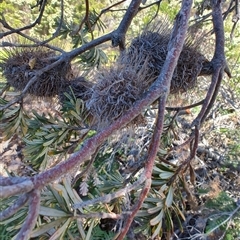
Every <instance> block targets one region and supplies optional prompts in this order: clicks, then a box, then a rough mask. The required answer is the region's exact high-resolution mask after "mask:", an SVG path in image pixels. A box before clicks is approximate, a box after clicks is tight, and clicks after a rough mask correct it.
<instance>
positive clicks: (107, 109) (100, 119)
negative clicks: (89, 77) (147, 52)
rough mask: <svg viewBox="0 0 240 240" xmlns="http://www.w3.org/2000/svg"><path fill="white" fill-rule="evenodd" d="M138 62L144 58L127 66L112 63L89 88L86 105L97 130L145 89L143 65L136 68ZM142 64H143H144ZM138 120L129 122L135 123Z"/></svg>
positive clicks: (127, 106)
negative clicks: (96, 124) (140, 67)
mask: <svg viewBox="0 0 240 240" xmlns="http://www.w3.org/2000/svg"><path fill="white" fill-rule="evenodd" d="M139 61H143V62H147V59H145V60H143V59H138V56H137V55H135V58H134V59H132V61H131V62H130V63H129V64H121V63H120V62H116V63H115V65H114V66H112V67H111V68H110V69H105V70H103V71H102V72H101V73H99V74H98V75H97V76H95V77H96V79H97V83H96V84H95V85H94V86H93V87H92V88H91V89H89V91H90V92H89V94H88V95H89V96H91V98H90V99H89V100H87V102H86V106H87V108H88V109H89V111H90V112H91V114H92V115H93V116H94V117H95V119H96V122H97V123H98V126H97V127H98V128H101V127H104V126H107V125H109V124H111V123H112V122H113V121H114V120H116V119H117V118H119V117H120V116H122V115H123V114H124V112H125V111H126V110H128V109H129V108H130V107H131V106H132V105H133V103H134V102H135V101H136V100H137V99H139V98H140V97H141V94H142V93H143V92H144V91H145V90H146V89H147V87H148V86H149V82H148V79H151V77H150V76H149V78H146V72H145V66H144V67H143V68H142V69H139V66H138V63H139ZM145 64H146V63H145ZM140 120H141V117H139V118H138V119H135V121H133V123H134V122H135V123H137V124H139V123H140V122H142V121H140Z"/></svg>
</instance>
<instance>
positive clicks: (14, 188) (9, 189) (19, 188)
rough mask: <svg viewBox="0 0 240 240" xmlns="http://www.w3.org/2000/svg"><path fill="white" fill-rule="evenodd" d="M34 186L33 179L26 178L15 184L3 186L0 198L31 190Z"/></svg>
mask: <svg viewBox="0 0 240 240" xmlns="http://www.w3.org/2000/svg"><path fill="white" fill-rule="evenodd" d="M33 188H34V185H33V182H32V181H31V180H25V181H23V182H20V183H17V184H15V185H10V186H5V187H1V192H0V198H7V197H10V196H14V195H18V194H20V193H25V192H30V191H31V190H32V189H33Z"/></svg>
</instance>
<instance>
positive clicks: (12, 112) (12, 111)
mask: <svg viewBox="0 0 240 240" xmlns="http://www.w3.org/2000/svg"><path fill="white" fill-rule="evenodd" d="M19 109H20V107H19V106H18V107H16V108H14V109H12V110H11V111H7V112H4V119H6V118H9V117H11V116H13V115H15V113H17V112H18V111H19Z"/></svg>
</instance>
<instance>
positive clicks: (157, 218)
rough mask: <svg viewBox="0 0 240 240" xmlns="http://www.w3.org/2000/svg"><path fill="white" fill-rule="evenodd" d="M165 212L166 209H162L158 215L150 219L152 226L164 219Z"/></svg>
mask: <svg viewBox="0 0 240 240" xmlns="http://www.w3.org/2000/svg"><path fill="white" fill-rule="evenodd" d="M163 214H164V211H163V209H162V210H161V212H160V213H159V214H158V215H157V216H156V217H154V218H153V219H151V220H150V224H151V226H154V225H157V224H158V223H160V222H161V221H162V218H163Z"/></svg>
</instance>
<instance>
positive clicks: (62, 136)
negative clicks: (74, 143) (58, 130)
mask: <svg viewBox="0 0 240 240" xmlns="http://www.w3.org/2000/svg"><path fill="white" fill-rule="evenodd" d="M68 132H69V129H66V130H65V131H64V132H63V133H62V135H61V136H60V137H59V139H58V143H61V142H62V141H63V140H64V138H65V137H66V136H67V134H68Z"/></svg>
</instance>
